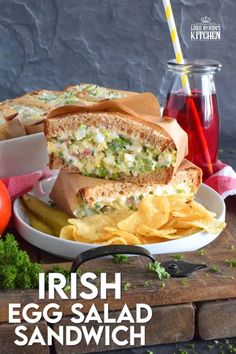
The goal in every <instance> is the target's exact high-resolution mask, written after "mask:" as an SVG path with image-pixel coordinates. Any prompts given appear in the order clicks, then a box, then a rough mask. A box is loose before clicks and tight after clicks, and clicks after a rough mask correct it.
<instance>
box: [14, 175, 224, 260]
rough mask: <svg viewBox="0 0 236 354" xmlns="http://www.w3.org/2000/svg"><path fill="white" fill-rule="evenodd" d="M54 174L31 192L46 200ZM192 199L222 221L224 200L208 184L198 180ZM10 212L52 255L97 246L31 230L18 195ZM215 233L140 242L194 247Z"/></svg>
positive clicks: (154, 249)
mask: <svg viewBox="0 0 236 354" xmlns="http://www.w3.org/2000/svg"><path fill="white" fill-rule="evenodd" d="M55 178H56V177H55V176H54V177H50V178H48V179H47V180H44V181H42V182H41V187H42V189H43V190H44V192H45V194H44V195H43V196H42V193H41V188H39V186H37V187H36V188H35V189H34V190H33V192H32V194H33V195H34V196H37V197H40V199H42V200H44V201H46V202H47V201H48V200H49V193H50V191H51V189H52V186H53V184H54V182H55ZM196 199H197V201H198V202H200V203H201V204H202V205H204V206H205V207H206V208H207V209H209V210H210V211H212V212H214V213H216V216H217V218H218V219H219V220H221V221H225V203H224V201H223V199H222V198H221V196H220V195H219V194H218V193H216V192H215V191H214V190H213V189H212V188H210V187H208V186H206V185H204V184H202V185H201V186H200V188H199V190H198V193H197V198H196ZM13 212H14V221H15V227H16V229H17V231H18V232H19V234H20V235H21V236H22V237H23V238H24V239H25V240H26V241H28V242H29V243H31V244H32V245H34V246H36V247H39V248H41V249H42V250H44V251H47V252H49V253H52V254H54V255H56V256H60V257H63V258H67V259H71V260H72V259H74V258H75V257H76V256H77V255H78V254H80V253H81V252H84V251H86V250H88V249H90V248H95V247H98V246H99V245H94V244H89V243H81V242H73V241H68V240H63V239H60V238H57V237H53V236H50V235H47V234H45V233H42V232H40V231H38V230H35V229H34V228H32V227H31V226H30V225H29V223H28V218H27V216H26V215H25V212H24V208H23V207H22V205H21V203H20V200H19V199H17V200H15V202H14V206H13ZM217 236H219V234H209V233H207V232H205V231H201V232H197V233H195V234H193V235H190V236H186V237H184V238H181V239H178V240H171V241H167V242H162V243H155V244H150V245H143V246H142V247H144V248H146V249H147V250H149V251H150V252H151V253H152V254H164V253H175V252H188V251H195V250H198V249H199V248H201V247H204V246H206V245H207V244H209V243H210V242H212V241H214V240H215V239H216V238H217Z"/></svg>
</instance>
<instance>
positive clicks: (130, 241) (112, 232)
mask: <svg viewBox="0 0 236 354" xmlns="http://www.w3.org/2000/svg"><path fill="white" fill-rule="evenodd" d="M114 236H118V237H122V238H124V239H125V240H126V242H127V245H140V244H141V241H140V239H139V238H138V237H137V236H135V235H133V234H131V233H129V232H126V231H123V230H118V229H116V228H113V227H105V228H104V232H103V233H102V234H101V238H102V239H107V240H108V239H109V238H110V237H114Z"/></svg>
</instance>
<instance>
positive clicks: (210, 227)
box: [186, 219, 226, 234]
mask: <svg viewBox="0 0 236 354" xmlns="http://www.w3.org/2000/svg"><path fill="white" fill-rule="evenodd" d="M186 223H187V224H188V225H189V226H196V227H198V228H200V229H203V230H205V231H207V232H209V233H210V234H218V233H219V232H221V231H222V230H223V229H224V227H225V226H226V224H225V222H222V221H219V220H217V219H211V220H209V219H200V220H194V221H189V222H186Z"/></svg>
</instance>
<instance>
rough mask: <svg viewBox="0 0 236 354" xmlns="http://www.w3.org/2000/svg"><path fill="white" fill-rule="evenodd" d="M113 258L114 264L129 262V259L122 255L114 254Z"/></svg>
mask: <svg viewBox="0 0 236 354" xmlns="http://www.w3.org/2000/svg"><path fill="white" fill-rule="evenodd" d="M113 258H114V261H115V263H127V262H128V260H129V257H128V256H125V255H124V254H114V255H113Z"/></svg>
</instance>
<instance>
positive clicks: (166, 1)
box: [163, 0, 213, 174]
mask: <svg viewBox="0 0 236 354" xmlns="http://www.w3.org/2000/svg"><path fill="white" fill-rule="evenodd" d="M163 5H164V9H165V13H166V19H167V23H168V26H169V30H170V36H171V40H172V44H173V47H174V52H175V57H176V62H177V63H178V64H184V57H183V53H182V49H181V46H180V42H179V36H178V32H177V29H176V24H175V19H174V15H173V11H172V8H171V4H170V0H163ZM181 81H182V87H183V89H184V91H185V92H186V94H187V95H188V96H189V97H191V96H192V92H191V88H190V85H189V80H188V76H187V75H185V74H183V75H181ZM190 106H191V109H192V113H193V117H194V119H195V122H196V128H197V132H198V136H199V139H200V141H201V143H202V149H203V154H204V156H205V160H206V163H207V168H208V171H209V173H210V174H212V173H213V167H212V163H211V156H210V153H209V149H208V145H207V141H206V138H205V135H204V132H203V129H202V125H201V119H200V117H199V114H198V111H197V108H196V105H195V102H194V100H193V99H191V100H190Z"/></svg>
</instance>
